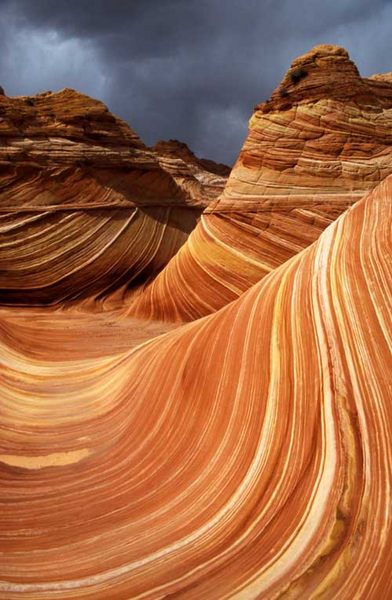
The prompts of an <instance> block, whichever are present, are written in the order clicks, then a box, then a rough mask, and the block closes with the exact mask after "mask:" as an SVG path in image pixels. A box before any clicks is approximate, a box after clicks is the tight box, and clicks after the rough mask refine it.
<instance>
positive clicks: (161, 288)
mask: <svg viewBox="0 0 392 600" xmlns="http://www.w3.org/2000/svg"><path fill="white" fill-rule="evenodd" d="M391 172H392V84H391V79H390V74H386V75H384V76H382V75H378V76H375V77H374V78H370V79H364V78H361V77H360V75H359V73H358V70H357V68H356V66H355V65H354V64H353V63H352V61H351V60H350V59H349V56H348V54H347V52H346V51H345V50H344V49H343V48H339V47H336V46H317V47H315V48H313V50H312V51H310V52H309V53H307V54H305V55H303V56H301V57H299V58H297V59H296V60H295V61H294V62H293V64H292V66H291V67H290V69H289V70H288V72H287V74H286V75H285V77H284V78H283V80H282V82H281V84H280V85H279V86H278V88H277V89H276V90H275V92H274V93H273V94H272V96H271V98H270V100H268V101H267V102H265V103H262V104H260V105H258V106H257V107H256V109H255V112H254V114H253V116H252V118H251V119H250V122H249V133H248V137H247V139H246V141H245V144H244V146H243V148H242V150H241V153H240V155H239V158H238V160H237V162H236V164H235V166H234V168H233V170H232V172H231V175H230V177H229V180H228V182H227V185H226V187H225V189H224V191H223V193H222V194H221V195H220V196H219V198H218V199H217V200H216V201H215V202H212V203H211V204H210V205H209V206H208V207H207V208H206V209H205V211H204V213H203V215H202V218H201V220H200V223H199V224H198V226H197V227H196V229H195V230H194V231H193V233H192V234H191V236H190V237H189V239H188V241H187V243H186V244H185V245H184V246H183V247H182V248H181V250H180V251H179V252H178V253H177V254H176V256H175V257H173V259H172V260H171V261H170V263H169V264H168V266H167V267H166V268H165V269H164V271H163V272H162V273H161V274H160V275H159V276H158V277H157V278H156V279H155V280H154V281H153V282H152V283H151V285H149V286H148V287H147V289H146V290H145V291H144V293H143V294H141V295H140V296H138V298H137V299H136V300H135V301H134V302H133V304H132V305H131V307H130V313H131V314H133V315H136V316H140V317H143V318H159V319H166V320H172V321H191V320H193V319H195V318H198V317H201V316H204V315H207V314H210V313H211V312H213V311H215V310H217V309H219V308H221V307H222V306H224V305H225V304H227V303H228V302H230V301H232V300H234V299H235V298H237V297H238V296H239V295H240V294H242V293H243V292H244V291H245V290H247V289H248V288H249V287H250V286H251V285H253V284H254V283H256V282H257V281H259V280H260V279H261V278H262V277H264V276H265V275H266V274H267V273H269V272H270V271H271V270H273V269H275V268H276V267H277V266H278V265H280V264H282V263H283V262H285V261H286V260H287V259H289V258H290V257H291V256H293V255H294V254H296V253H297V252H299V251H300V250H302V249H303V248H305V247H306V246H308V245H309V244H310V243H312V242H314V241H315V240H317V239H318V237H319V235H320V233H321V232H322V231H323V230H324V229H325V227H326V226H327V225H329V224H330V223H332V222H333V221H334V220H335V219H336V218H337V217H338V216H339V215H340V214H341V213H342V212H344V211H345V210H346V209H347V207H349V206H350V205H352V204H353V203H354V202H356V201H357V200H358V199H360V198H361V197H362V196H363V194H364V193H366V192H367V191H369V190H370V189H372V188H373V187H374V186H376V185H377V184H378V183H379V182H380V181H382V180H383V179H384V178H385V177H386V176H387V175H388V174H390V173H391Z"/></svg>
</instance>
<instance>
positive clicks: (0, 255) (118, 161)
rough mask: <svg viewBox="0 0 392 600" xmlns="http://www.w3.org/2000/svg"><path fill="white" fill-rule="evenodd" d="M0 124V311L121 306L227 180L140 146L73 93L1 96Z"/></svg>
mask: <svg viewBox="0 0 392 600" xmlns="http://www.w3.org/2000/svg"><path fill="white" fill-rule="evenodd" d="M0 117H1V118H0V236H1V246H0V266H1V270H0V301H1V302H2V303H8V304H15V303H17V304H30V305H31V304H33V305H40V304H58V303H61V302H65V301H69V300H73V301H76V300H80V299H83V298H84V299H86V298H88V299H90V304H92V303H93V302H95V304H97V303H96V301H97V300H99V301H101V302H103V301H106V302H107V301H108V298H109V305H113V302H114V303H116V302H117V303H119V302H121V301H123V300H124V298H125V297H126V296H127V294H129V293H131V292H132V290H133V288H134V287H135V286H137V285H139V284H140V283H142V282H144V281H146V280H148V279H149V278H150V277H152V276H153V275H154V274H156V273H157V272H159V270H160V269H162V267H163V266H164V265H165V264H166V263H167V262H168V261H169V259H170V258H171V257H172V256H173V255H174V254H175V253H176V252H177V250H178V249H179V247H180V246H181V245H182V244H183V243H184V242H185V240H186V239H187V237H188V235H189V233H190V231H191V230H192V229H193V228H194V226H195V224H196V220H197V218H198V217H199V215H200V212H201V210H202V208H203V207H206V206H207V205H208V203H209V202H210V201H211V200H212V199H213V198H215V197H216V196H217V195H218V194H219V193H220V192H221V191H222V189H223V187H224V184H225V182H226V177H225V176H224V175H223V174H222V172H221V173H220V174H219V173H218V174H217V173H216V172H215V171H214V167H213V163H212V162H211V163H209V164H204V165H203V164H202V163H200V164H198V165H197V167H196V166H192V165H190V164H189V163H188V162H186V161H184V160H183V158H182V157H181V156H180V155H178V156H176V155H175V152H173V151H172V158H171V160H169V159H167V158H166V155H163V156H160V155H159V153H158V152H156V151H153V150H151V149H148V148H146V146H145V145H144V144H143V142H142V141H141V140H140V139H139V137H138V136H137V135H136V133H135V132H134V131H133V130H132V129H130V128H129V126H128V125H127V124H126V123H124V122H123V121H121V120H120V119H118V118H116V117H114V116H113V115H112V114H111V113H110V112H109V111H108V109H107V108H106V106H105V105H104V104H102V103H101V102H99V101H97V100H93V99H91V98H89V97H87V96H84V95H83V94H79V93H78V92H75V91H74V90H69V89H65V90H63V91H61V92H58V93H55V94H53V93H51V92H45V93H43V94H39V95H37V96H34V97H16V98H8V97H7V96H0ZM188 153H189V154H191V153H190V151H189V150H188ZM182 154H183V152H182ZM195 160H197V159H196V157H195Z"/></svg>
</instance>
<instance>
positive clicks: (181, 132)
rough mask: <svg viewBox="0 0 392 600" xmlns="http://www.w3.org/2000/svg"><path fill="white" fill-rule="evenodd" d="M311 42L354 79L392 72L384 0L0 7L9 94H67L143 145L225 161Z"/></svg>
mask: <svg viewBox="0 0 392 600" xmlns="http://www.w3.org/2000/svg"><path fill="white" fill-rule="evenodd" d="M320 43H332V44H339V45H342V46H344V47H346V48H347V50H348V51H349V53H350V55H351V58H352V59H353V60H354V61H355V62H356V64H357V65H358V67H359V69H360V71H361V73H362V74H363V75H369V74H371V73H376V72H382V71H390V70H392V65H391V55H392V52H391V51H392V1H391V0H338V2H335V1H331V0H0V84H1V85H3V87H4V88H5V90H6V92H7V93H8V94H9V95H17V94H34V93H36V92H38V91H42V90H45V89H51V90H57V89H61V88H63V87H73V88H76V89H78V90H80V91H82V92H84V93H87V94H89V95H91V96H94V97H96V98H99V99H101V100H103V101H104V102H105V103H106V104H108V106H109V108H110V109H111V110H112V111H113V112H115V113H116V114H118V115H120V116H121V117H122V118H124V119H125V120H127V121H128V122H129V123H130V124H131V125H132V126H133V127H134V129H136V131H137V132H138V133H139V134H140V135H141V137H142V138H143V140H144V141H145V142H146V143H147V144H152V143H154V142H155V141H156V140H157V139H162V138H166V139H167V138H177V139H180V140H182V141H185V142H187V143H188V144H189V145H190V147H191V148H192V149H193V150H194V151H195V152H196V153H197V154H199V155H203V156H207V157H209V158H214V159H215V160H221V161H225V162H228V163H231V162H232V161H233V160H234V158H235V157H236V155H237V154H238V151H239V149H240V147H241V144H242V141H243V139H244V137H245V134H246V126H247V120H248V118H249V116H250V114H251V113H252V109H253V106H254V105H255V104H256V103H258V102H260V101H262V100H264V99H266V98H267V97H268V96H269V94H270V93H271V91H272V90H273V88H274V87H275V86H276V85H277V84H278V82H279V80H280V79H281V77H282V75H283V74H284V72H285V71H286V70H287V68H288V66H289V64H290V63H291V62H292V60H293V59H294V58H295V57H296V56H297V55H299V54H302V53H304V52H306V51H308V50H309V49H310V48H311V47H312V46H314V45H315V44H320Z"/></svg>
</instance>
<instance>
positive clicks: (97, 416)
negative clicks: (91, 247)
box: [0, 177, 392, 600]
mask: <svg viewBox="0 0 392 600" xmlns="http://www.w3.org/2000/svg"><path fill="white" fill-rule="evenodd" d="M391 224H392V177H389V178H388V179H386V180H385V181H384V182H383V183H382V184H380V185H379V186H378V187H377V189H376V190H374V191H373V192H372V193H371V194H370V195H369V196H367V197H366V198H364V199H362V200H361V201H359V202H357V203H356V204H355V206H353V207H352V208H351V209H349V210H348V211H347V212H345V213H344V215H343V216H341V217H340V218H339V219H338V220H337V221H336V222H335V223H333V224H332V225H330V226H329V227H328V228H327V229H326V230H325V231H324V233H323V234H322V235H321V237H320V239H319V241H317V242H316V243H314V244H313V245H311V246H310V247H309V248H307V249H306V250H304V251H302V252H300V253H298V254H297V255H296V256H294V257H293V258H291V259H290V260H289V261H287V262H286V263H285V264H284V265H282V266H281V267H279V268H277V269H276V270H274V271H273V272H272V273H270V274H269V275H267V276H266V277H265V278H264V279H263V280H262V281H260V282H259V283H258V284H256V285H254V286H253V287H252V288H251V289H250V290H249V291H248V292H247V293H245V294H243V295H242V296H241V297H240V298H239V299H238V300H237V301H235V302H233V303H231V304H229V305H228V306H226V307H224V308H223V309H221V310H220V311H218V312H216V313H215V314H212V315H210V316H208V317H206V318H204V319H201V320H198V321H196V322H194V323H190V324H187V325H184V326H181V327H179V328H177V329H176V330H174V331H172V332H170V333H167V334H166V335H164V336H161V337H157V338H154V339H152V340H150V341H147V342H146V343H144V344H143V345H141V346H138V347H137V348H134V349H133V350H126V351H124V350H123V349H122V350H121V351H119V352H118V353H117V354H112V355H107V354H106V353H105V352H104V351H103V352H102V355H98V354H97V353H94V354H93V355H91V356H88V355H86V357H85V358H84V359H81V358H80V357H78V356H77V355H75V356H74V357H72V356H69V357H68V360H64V357H62V356H61V348H59V349H58V352H57V353H56V352H53V350H50V351H49V353H48V354H49V355H50V358H49V357H46V358H45V357H44V354H43V352H44V351H43V350H42V352H41V353H40V355H39V356H36V357H34V356H32V353H31V352H27V350H26V351H21V349H20V348H18V341H17V336H16V337H15V338H13V330H12V326H10V322H9V320H8V319H7V316H6V314H3V315H2V316H1V319H0V325H1V327H2V328H1V332H2V337H1V353H2V364H3V368H2V394H3V398H2V411H1V431H2V437H1V452H0V461H1V463H0V464H1V478H2V479H1V488H0V489H1V504H2V506H1V511H0V548H1V553H2V557H1V558H2V559H1V561H0V594H1V597H2V598H7V599H11V598H30V599H36V600H37V599H38V598H39V599H40V600H45V599H50V598H91V599H92V598H94V599H102V600H103V599H107V598H113V599H118V600H120V599H124V600H125V599H129V598H151V599H156V598H169V597H170V598H186V599H187V600H188V599H195V600H196V599H197V600H199V599H200V598H206V599H211V600H213V599H222V598H249V599H250V598H276V597H287V598H335V597H336V598H339V599H343V600H344V599H347V600H351V598H353V597H355V598H371V599H373V598H374V599H378V598H388V597H390V595H391V594H392V577H391V572H392V555H391V552H390V548H391V544H392V505H391V488H392V468H391V465H392V456H391V455H392V426H391V423H392V414H391V403H390V399H391V385H390V384H391V381H390V367H391V360H390V357H391V355H390V349H391V337H392V322H391V315H392V304H391V299H392V278H391V271H390V269H391V265H390V257H391V251H392V244H391V241H392V240H391ZM9 310H10V309H9ZM32 326H33V325H32ZM85 344H86V345H88V340H86V341H85ZM91 344H95V341H94V340H92V341H91ZM118 350H120V348H118Z"/></svg>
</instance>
